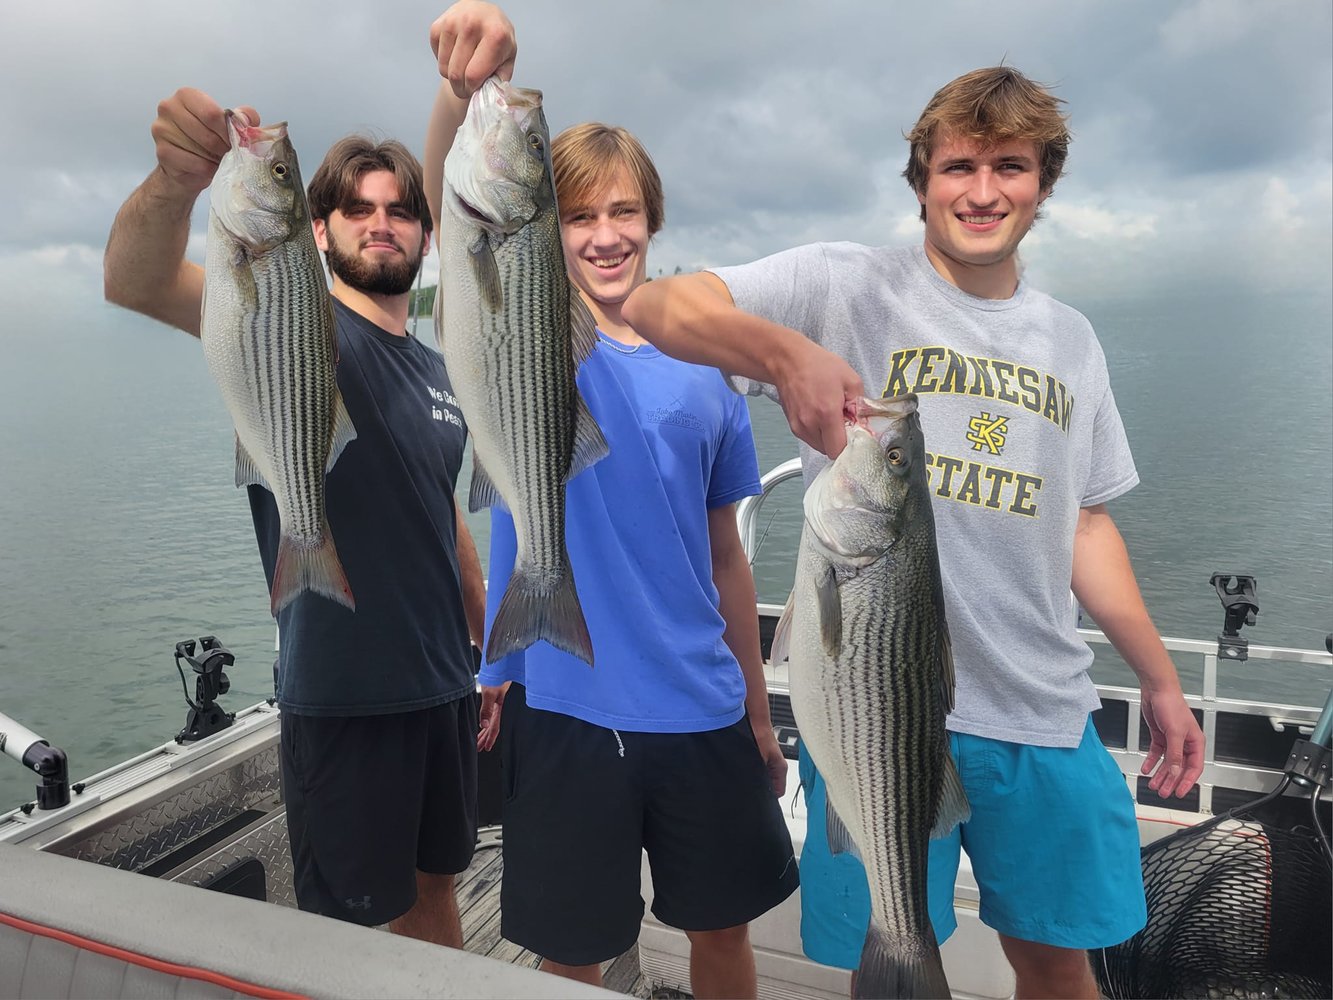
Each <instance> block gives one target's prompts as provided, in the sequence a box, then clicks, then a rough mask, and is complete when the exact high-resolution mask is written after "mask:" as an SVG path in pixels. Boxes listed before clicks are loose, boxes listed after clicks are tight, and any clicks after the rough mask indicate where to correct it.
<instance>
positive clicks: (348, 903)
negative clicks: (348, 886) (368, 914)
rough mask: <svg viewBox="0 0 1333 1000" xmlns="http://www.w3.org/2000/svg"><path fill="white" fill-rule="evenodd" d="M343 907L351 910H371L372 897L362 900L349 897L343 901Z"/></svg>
mask: <svg viewBox="0 0 1333 1000" xmlns="http://www.w3.org/2000/svg"><path fill="white" fill-rule="evenodd" d="M343 906H345V907H347V908H348V909H349V910H368V909H370V897H369V896H362V897H361V898H360V899H355V898H353V897H348V898H347V899H344V900H343Z"/></svg>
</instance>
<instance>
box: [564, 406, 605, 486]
mask: <svg viewBox="0 0 1333 1000" xmlns="http://www.w3.org/2000/svg"><path fill="white" fill-rule="evenodd" d="M609 454H611V448H610V446H609V445H608V444H607V443H606V438H605V437H604V436H603V435H602V429H601V428H600V427H598V426H597V420H596V418H595V417H593V415H592V411H591V410H589V409H588V404H587V403H585V402H584V401H583V397H582V396H581V395H579V393H578V391H577V390H575V392H574V448H573V453H572V454H571V455H570V456H569V472H568V474H567V475H566V476H565V482H569V481H570V480H571V479H573V478H574V477H575V476H577V475H578V474H579V473H580V472H582V471H583V470H584V469H586V468H587V467H588V466H590V465H594V464H596V463H597V462H600V461H601V460H602V459H604V458H606V456H607V455H609Z"/></svg>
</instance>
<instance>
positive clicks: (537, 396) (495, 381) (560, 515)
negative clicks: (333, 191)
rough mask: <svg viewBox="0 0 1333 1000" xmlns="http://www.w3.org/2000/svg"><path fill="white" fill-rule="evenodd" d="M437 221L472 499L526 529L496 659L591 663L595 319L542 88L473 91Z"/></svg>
mask: <svg viewBox="0 0 1333 1000" xmlns="http://www.w3.org/2000/svg"><path fill="white" fill-rule="evenodd" d="M440 224H441V232H440V286H439V293H438V294H437V295H436V297H435V304H436V317H435V318H436V327H435V329H436V336H437V338H438V340H439V344H440V350H441V352H442V353H443V354H444V363H445V367H446V368H447V369H448V371H449V379H450V381H451V382H452V383H453V386H454V393H455V395H456V396H457V397H458V402H459V407H460V408H461V409H462V411H463V416H464V418H465V419H466V420H467V425H468V430H469V431H470V432H471V434H472V458H473V468H472V488H471V492H470V494H469V497H468V507H469V509H470V510H473V511H477V510H480V509H481V508H483V507H488V506H491V505H492V504H495V503H499V504H501V505H502V506H503V507H505V508H507V509H508V510H509V511H510V512H511V513H512V514H513V517H514V533H515V536H516V539H517V554H516V557H515V560H514V570H513V573H512V574H511V575H510V578H509V581H508V585H507V586H506V588H505V592H504V597H503V598H502V600H501V603H500V606H499V608H498V610H497V612H496V615H495V619H494V621H493V623H492V625H491V631H490V635H488V636H487V638H486V659H487V660H489V661H490V662H495V661H496V660H498V659H500V658H501V657H503V656H505V655H507V654H509V653H514V652H517V651H519V650H522V649H526V648H527V647H529V646H531V645H532V644H533V643H534V642H536V641H538V640H539V639H544V640H546V641H547V642H549V643H550V644H551V645H553V646H555V647H557V648H558V649H562V650H564V651H565V652H567V653H570V654H571V655H573V656H578V657H580V658H582V659H583V660H584V661H586V662H587V663H588V664H589V665H591V664H592V662H593V651H592V640H591V639H590V638H589V636H588V626H587V622H586V621H585V620H584V617H583V608H582V605H581V604H580V603H579V598H578V593H577V591H576V590H575V586H574V573H573V570H572V568H571V567H570V563H569V553H568V552H567V551H566V549H565V484H566V483H567V482H568V481H569V480H570V479H572V478H573V477H574V476H575V475H577V474H578V473H579V472H581V471H582V470H583V469H585V468H587V467H588V466H589V465H592V464H593V463H594V462H596V461H598V460H599V459H601V458H603V457H604V456H605V455H606V454H607V445H606V440H605V438H603V436H602V432H601V429H600V428H599V427H598V426H597V422H596V421H595V420H594V419H593V417H592V414H591V413H590V412H589V411H588V407H587V405H586V404H585V403H584V401H583V398H582V397H581V396H580V395H579V391H578V389H577V387H576V386H575V384H574V375H575V372H576V371H577V369H578V366H579V364H580V363H581V362H582V361H583V360H584V359H585V358H587V357H588V355H589V354H590V353H591V352H592V350H593V348H594V347H595V346H596V344H597V334H596V324H595V323H594V321H593V318H592V314H591V313H590V312H589V311H588V308H587V306H586V305H584V303H583V300H582V299H581V298H579V294H578V292H577V291H576V290H575V289H574V288H573V286H572V285H571V283H570V280H569V277H568V275H567V273H566V271H565V255H564V250H563V248H562V246H561V242H560V221H559V213H558V212H557V210H556V202H555V184H554V181H553V179H552V176H551V155H550V136H549V133H548V131H547V127H546V118H545V115H544V114H543V113H542V95H541V92H540V91H536V90H526V89H523V88H519V87H513V86H510V85H509V84H507V83H504V82H502V81H501V80H499V79H498V78H496V77H492V78H491V79H490V80H488V81H487V82H486V83H485V84H483V85H482V87H481V88H480V89H479V90H477V92H476V93H475V94H473V95H472V100H471V103H470V104H469V105H468V110H467V116H466V118H465V119H464V121H463V124H462V125H461V126H460V127H459V129H458V134H457V136H456V138H455V139H454V143H453V146H452V148H451V149H450V151H449V155H448V156H447V157H446V158H445V162H444V192H443V198H442V209H441V220H440ZM496 582H498V581H492V583H496Z"/></svg>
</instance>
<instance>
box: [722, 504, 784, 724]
mask: <svg viewBox="0 0 1333 1000" xmlns="http://www.w3.org/2000/svg"><path fill="white" fill-rule="evenodd" d="M724 510H725V512H726V513H725V514H723V515H721V516H723V517H728V518H730V519H731V520H732V526H728V527H729V528H730V530H731V532H732V533H733V534H734V533H735V528H734V521H735V514H734V510H735V508H734V507H732V506H728V507H726V508H724ZM713 585H714V586H716V587H717V594H718V613H719V614H721V615H722V620H723V621H724V622H725V623H726V628H725V631H724V632H723V633H722V638H723V641H725V642H726V644H727V648H728V649H730V650H731V653H732V655H733V656H735V657H736V662H737V663H739V664H740V668H741V675H742V676H743V677H744V678H745V711H746V713H747V714H748V715H749V717H750V724H751V726H752V727H753V728H755V729H764V728H771V727H772V724H773V723H772V713H771V712H770V711H769V705H768V681H767V679H766V678H765V677H764V656H763V653H762V652H761V651H760V646H759V613H758V611H757V609H756V607H755V590H754V575H753V574H752V573H751V572H750V564H749V563H748V562H747V561H746V558H745V550H744V549H743V548H742V547H741V544H740V538H739V536H737V537H736V539H735V542H734V545H731V544H724V545H723V546H721V547H720V550H719V546H716V545H715V546H714V556H713Z"/></svg>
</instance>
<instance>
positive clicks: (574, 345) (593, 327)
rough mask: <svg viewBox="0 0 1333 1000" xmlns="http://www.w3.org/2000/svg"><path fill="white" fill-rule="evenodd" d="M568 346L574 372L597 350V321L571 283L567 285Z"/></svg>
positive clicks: (576, 288)
mask: <svg viewBox="0 0 1333 1000" xmlns="http://www.w3.org/2000/svg"><path fill="white" fill-rule="evenodd" d="M569 344H570V349H571V353H572V355H573V358H574V368H575V369H576V370H577V369H578V366H579V365H581V364H583V362H585V361H587V360H588V357H589V355H591V354H592V352H593V351H594V350H596V348H597V321H596V320H595V319H593V315H592V311H591V310H589V309H588V303H586V302H584V301H583V296H582V295H580V294H579V290H578V287H577V286H576V285H575V284H574V282H572V281H571V282H570V283H569Z"/></svg>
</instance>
